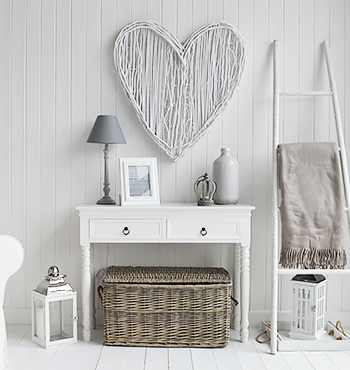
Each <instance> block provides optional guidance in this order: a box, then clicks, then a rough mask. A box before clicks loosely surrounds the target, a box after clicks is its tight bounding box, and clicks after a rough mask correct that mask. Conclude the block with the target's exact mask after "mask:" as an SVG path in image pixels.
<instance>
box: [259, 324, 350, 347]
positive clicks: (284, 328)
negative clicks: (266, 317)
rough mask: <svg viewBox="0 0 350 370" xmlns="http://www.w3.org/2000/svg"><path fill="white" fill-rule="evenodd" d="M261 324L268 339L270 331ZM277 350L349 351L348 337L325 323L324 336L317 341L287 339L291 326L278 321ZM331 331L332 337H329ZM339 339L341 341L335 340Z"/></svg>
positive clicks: (333, 326) (349, 339) (349, 341)
mask: <svg viewBox="0 0 350 370" xmlns="http://www.w3.org/2000/svg"><path fill="white" fill-rule="evenodd" d="M265 323H266V321H263V322H262V325H261V327H262V331H265V330H266V331H267V333H266V335H267V336H268V337H270V329H269V328H268V327H266V325H265ZM277 328H278V333H277V350H278V351H349V350H350V336H349V335H348V334H347V333H346V332H345V335H343V333H342V332H341V331H339V330H338V329H337V328H336V327H335V325H334V324H333V323H331V322H330V321H328V322H327V323H326V327H325V330H326V334H325V335H323V336H322V337H321V338H320V339H318V340H305V339H292V338H290V337H289V334H288V333H289V332H290V329H291V324H290V322H289V321H278V323H277ZM330 330H333V331H334V335H329V334H328V333H329V331H330ZM338 337H341V338H342V340H337V339H336V338H338Z"/></svg>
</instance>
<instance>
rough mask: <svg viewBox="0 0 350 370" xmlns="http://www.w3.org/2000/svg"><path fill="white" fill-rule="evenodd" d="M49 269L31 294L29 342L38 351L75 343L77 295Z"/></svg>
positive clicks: (56, 270)
mask: <svg viewBox="0 0 350 370" xmlns="http://www.w3.org/2000/svg"><path fill="white" fill-rule="evenodd" d="M65 277H66V275H60V274H59V270H58V268H57V267H56V266H51V267H50V268H49V270H48V276H46V278H45V280H43V281H42V282H41V283H40V284H39V285H38V286H37V288H36V289H35V290H33V292H32V339H33V341H34V342H36V343H38V344H40V345H41V346H42V347H44V348H47V347H52V346H56V345H61V344H72V343H77V320H78V317H77V293H76V292H73V290H72V287H71V286H70V285H69V284H68V283H65V281H64V278H65Z"/></svg>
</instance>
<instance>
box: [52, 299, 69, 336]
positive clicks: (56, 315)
mask: <svg viewBox="0 0 350 370" xmlns="http://www.w3.org/2000/svg"><path fill="white" fill-rule="evenodd" d="M65 338H73V299H66V300H62V301H54V302H50V341H55V340H60V339H65Z"/></svg>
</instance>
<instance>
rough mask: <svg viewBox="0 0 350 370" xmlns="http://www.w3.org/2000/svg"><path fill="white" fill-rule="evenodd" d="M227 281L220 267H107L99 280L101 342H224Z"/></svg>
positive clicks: (228, 310) (177, 344)
mask: <svg viewBox="0 0 350 370" xmlns="http://www.w3.org/2000/svg"><path fill="white" fill-rule="evenodd" d="M231 286H232V282H231V278H230V275H229V273H228V272H227V271H226V270H225V269H223V268H196V267H121V266H111V267H109V268H108V270H107V273H106V275H105V277H104V279H103V293H102V305H103V309H104V337H105V344H106V345H127V346H166V347H187V346H192V347H223V346H225V345H227V344H228V341H229V330H230V313H231Z"/></svg>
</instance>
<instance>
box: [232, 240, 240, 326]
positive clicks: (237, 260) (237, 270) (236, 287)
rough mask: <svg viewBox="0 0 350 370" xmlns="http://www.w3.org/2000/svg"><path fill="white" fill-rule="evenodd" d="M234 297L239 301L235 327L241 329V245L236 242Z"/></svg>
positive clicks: (235, 313) (234, 317)
mask: <svg viewBox="0 0 350 370" xmlns="http://www.w3.org/2000/svg"><path fill="white" fill-rule="evenodd" d="M233 297H234V298H235V299H236V300H237V301H238V306H236V307H235V308H234V316H233V329H234V330H241V246H240V244H234V250H233Z"/></svg>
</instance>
